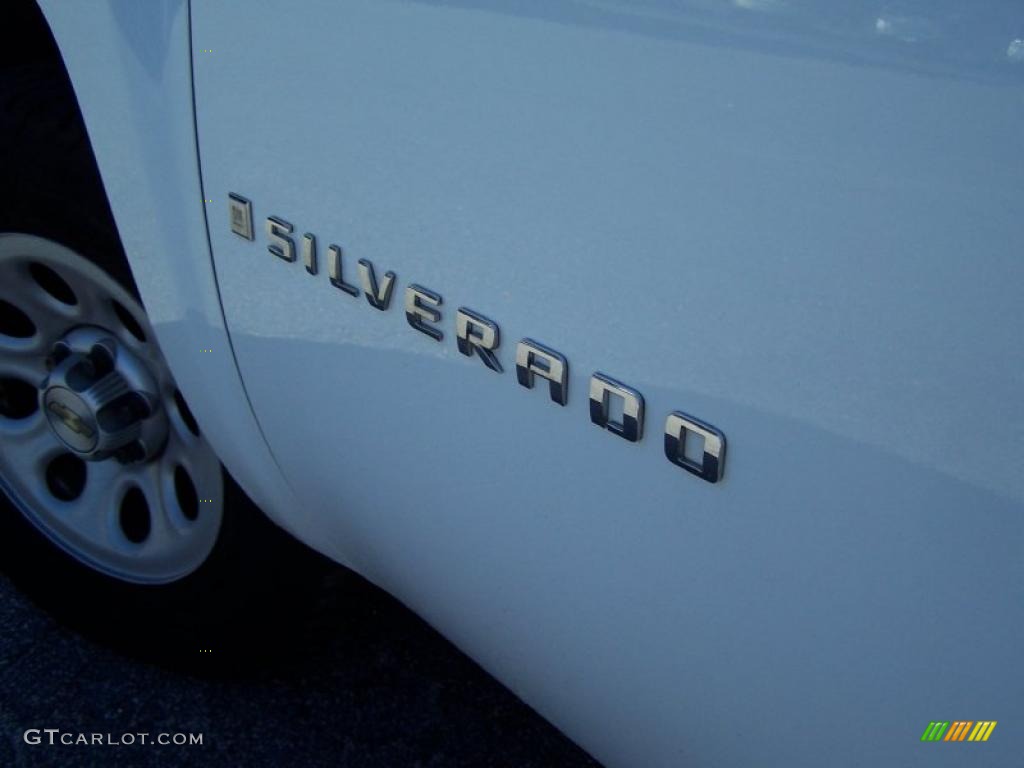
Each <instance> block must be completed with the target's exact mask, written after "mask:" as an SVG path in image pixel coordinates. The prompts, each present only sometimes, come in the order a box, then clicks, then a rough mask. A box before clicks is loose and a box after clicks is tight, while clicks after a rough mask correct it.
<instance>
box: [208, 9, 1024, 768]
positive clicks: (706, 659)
mask: <svg viewBox="0 0 1024 768" xmlns="http://www.w3.org/2000/svg"><path fill="white" fill-rule="evenodd" d="M903 5H905V6H907V7H908V8H909V10H908V11H907V13H906V14H905V15H906V16H912V17H913V18H904V17H903V16H900V17H899V18H891V17H889V16H888V15H886V16H885V17H884V18H883V17H882V16H879V17H878V19H877V21H876V18H874V16H873V15H872V14H869V15H868V16H867V17H866V18H862V17H861V16H860V15H859V14H860V13H861V12H860V11H855V10H850V9H848V8H846V7H845V6H842V7H840V5H837V4H835V3H831V2H827V1H826V0H811V1H810V2H803V3H783V2H771V1H770V0H756V1H755V0H744V2H742V3H739V2H737V3H729V2H713V3H712V2H704V1H702V0H635V1H634V2H624V1H621V0H607V1H605V0H600V1H596V0H595V1H590V0H572V1H571V2H570V1H569V0H508V1H507V2H485V1H483V0H450V1H449V0H437V1H430V2H411V1H409V0H393V1H387V0H365V1H360V0H349V1H347V2H344V3H338V2H328V1H326V0H305V1H304V2H302V3H287V2H283V1H281V0H277V1H271V2H263V3H259V4H256V3H254V4H250V5H248V6H246V11H245V12H244V13H237V12H235V9H234V7H233V6H229V5H226V4H223V3H216V2H210V3H197V4H196V6H195V8H194V30H193V31H194V35H195V50H196V51H199V50H203V51H212V53H201V54H200V53H196V56H195V73H196V81H195V82H196V100H197V117H198V126H199V136H200V144H201V148H202V159H203V174H204V179H205V181H206V183H207V191H208V192H209V194H210V197H212V198H213V199H215V200H217V201H218V203H217V204H218V205H224V204H225V203H226V198H227V195H228V193H229V192H235V193H238V194H241V195H244V196H245V197H247V198H249V199H251V200H252V203H253V206H254V212H255V217H254V218H255V225H256V226H255V229H256V240H255V242H251V241H248V240H243V239H242V238H240V237H238V236H237V235H234V234H232V233H231V231H230V230H229V227H228V219H227V215H226V212H225V213H224V214H219V213H216V210H217V209H214V214H213V215H211V217H210V223H211V240H212V243H213V251H214V257H215V259H216V261H217V268H218V275H219V277H220V280H221V288H222V296H223V301H224V306H225V310H226V316H227V318H228V323H229V327H230V330H231V334H232V338H233V340H234V342H235V344H236V348H237V350H238V358H239V364H240V368H241V369H242V371H243V375H244V376H245V380H246V385H247V387H248V388H249V392H250V394H251V396H252V401H253V404H254V407H255V408H256V411H257V413H258V414H259V417H260V420H261V423H262V424H263V426H264V428H265V431H266V434H267V436H268V439H269V440H270V441H271V443H272V445H273V446H274V450H275V451H276V452H277V455H278V457H279V459H280V461H281V466H282V468H283V469H284V471H285V472H286V474H287V475H288V477H289V479H290V480H291V482H292V484H293V486H294V487H295V488H296V491H297V493H298V494H299V495H300V496H301V498H302V502H303V504H305V505H307V506H309V507H312V508H316V509H317V510H318V513H317V515H316V517H315V519H314V520H311V521H310V522H312V523H313V526H312V527H310V528H308V529H305V530H304V535H306V536H308V537H309V538H311V539H313V540H316V541H318V542H321V543H322V544H323V546H325V547H326V548H327V550H328V551H329V552H330V551H332V548H333V546H334V543H340V542H345V544H346V546H349V547H351V550H350V551H351V553H352V557H353V558H354V563H355V565H356V566H357V567H358V568H359V569H361V570H363V571H364V572H365V573H367V574H368V575H369V576H370V577H371V578H373V579H374V580H375V581H377V582H378V583H381V584H382V585H383V586H385V587H386V588H387V589H389V590H390V591H391V592H392V593H394V594H396V595H398V596H399V597H400V598H401V599H403V600H404V601H406V602H407V603H408V604H409V605H411V606H412V607H413V608H414V609H415V610H417V611H418V612H419V613H420V614H421V615H423V616H425V617H426V618H427V619H428V620H429V621H430V622H432V623H433V624H434V625H435V626H437V627H439V628H441V629H442V630H443V631H444V632H445V634H447V635H448V636H449V637H451V638H452V639H453V640H454V641H455V642H456V643H458V644H459V645H460V646H461V647H463V648H464V649H465V650H467V651H468V652H469V653H470V654H471V655H473V656H474V657H475V658H476V659H477V660H479V661H480V662H481V663H482V664H483V665H484V666H485V667H486V668H487V669H489V670H490V671H491V672H493V673H495V674H496V676H498V677H499V678H500V679H502V680H503V681H505V682H506V683H507V684H509V685H510V686H511V687H512V688H513V689H514V690H516V691H517V692H518V693H520V694H521V695H522V696H523V697H524V698H525V699H526V700H527V701H528V702H529V703H531V704H532V705H533V706H535V707H537V709H538V710H539V711H540V712H542V713H543V714H544V715H546V716H548V717H549V718H551V719H552V720H553V721H554V722H555V723H556V724H557V725H559V726H560V727H562V728H563V729H564V730H565V731H566V732H567V733H568V734H569V735H570V736H572V737H573V738H575V739H577V740H578V741H579V742H580V743H582V744H583V745H584V746H585V747H587V748H588V749H590V750H591V751H592V752H594V754H596V755H597V756H598V757H599V758H600V759H602V760H603V761H606V762H607V763H608V764H609V765H645V766H647V765H649V766H675V765H721V766H730V765H787V766H820V765H823V764H827V765H832V766H841V765H865V764H886V765H915V764H921V763H922V762H923V761H927V763H928V764H947V765H948V764H949V763H948V762H945V763H944V761H948V760H953V759H957V758H958V757H960V756H958V755H953V754H952V753H951V752H948V751H947V752H946V753H939V752H938V751H937V750H931V751H929V752H928V754H927V755H922V752H921V747H922V745H921V743H920V742H919V741H918V738H919V736H920V733H921V731H922V730H923V728H924V726H925V725H926V724H927V723H928V721H929V720H930V719H933V718H934V717H936V715H933V714H931V713H932V712H939V711H941V712H954V711H955V712H961V711H963V712H968V711H969V712H971V713H974V712H978V713H979V714H977V715H974V714H970V715H967V714H965V715H952V714H951V715H949V717H950V718H953V717H972V718H973V717H986V718H988V717H991V718H993V719H995V718H999V719H1000V720H1001V721H1003V722H1009V721H1011V720H1022V719H1024V701H1022V700H1021V697H1020V696H1019V691H1018V690H1017V686H1016V685H1015V683H1014V681H1015V680H1018V679H1020V677H1021V672H1022V667H1021V657H1020V652H1019V647H1018V643H1017V642H1016V639H1015V638H1016V637H1019V635H1020V632H1021V630H1022V627H1024V600H1022V595H1021V588H1022V582H1024V579H1022V578H1021V576H1022V572H1021V559H1020V553H1021V552H1022V550H1024V515H1022V511H1024V504H1022V503H1024V476H1022V474H1021V472H1020V466H1021V464H1022V460H1024V447H1022V446H1024V441H1022V440H1021V434H1022V429H1024V409H1022V407H1021V394H1020V382H1021V381H1022V380H1024V357H1022V354H1021V347H1020V339H1019V329H1020V328H1021V327H1022V325H1024V315H1022V313H1024V304H1022V302H1021V301H1020V295H1021V287H1022V286H1024V263H1022V262H1021V259H1020V258H1019V256H1018V253H1019V237H1018V234H1017V233H1019V223H1020V222H1021V221H1024V207H1022V206H1024V199H1022V196H1021V194H1020V193H1021V187H1020V183H1021V180H1020V175H1019V171H1018V169H1019V168H1021V167H1024V157H1022V144H1021V140H1020V126H1021V125H1024V102H1022V101H1021V99H1020V84H1021V82H1022V76H1024V71H1022V70H1021V69H1020V67H1019V66H1018V64H1017V63H1016V62H1015V61H1012V60H1011V59H1009V58H1008V57H1007V55H1008V54H1007V51H1008V48H1007V46H1008V45H1009V44H1010V43H1011V40H1013V39H1014V37H1015V36H1019V35H1020V33H1019V32H1016V31H1015V26H1014V23H1015V22H1014V20H1015V19H1017V20H1019V19H1020V16H1019V12H1015V11H1014V10H1013V8H1014V4H1012V3H991V4H985V5H984V8H981V7H979V8H978V9H977V12H976V13H975V12H972V13H971V19H970V21H971V23H970V24H967V23H959V22H957V21H956V18H957V17H956V15H955V14H954V13H953V11H955V10H956V8H957V7H959V6H958V4H955V3H953V2H938V3H936V2H908V3H905V4H903ZM1016 7H1017V8H1019V4H1017V6H1016ZM268 216H276V217H279V218H281V219H283V220H286V221H287V222H290V223H291V224H292V225H293V226H294V233H293V237H294V239H295V241H296V243H297V244H298V243H299V241H300V239H301V237H302V235H303V233H306V232H310V233H313V234H315V235H316V237H317V242H318V246H319V249H320V250H319V254H320V258H321V259H323V258H324V257H325V255H326V249H327V245H328V244H329V243H337V244H338V245H340V246H341V247H342V249H343V250H344V251H345V253H346V254H347V258H348V259H349V261H348V262H347V264H348V269H349V272H348V280H349V282H357V277H356V274H355V264H356V261H357V260H358V259H360V258H365V259H368V260H370V261H372V262H373V263H374V265H375V266H376V269H377V276H378V277H380V276H381V275H382V274H383V273H384V271H385V270H393V271H394V272H395V273H396V274H397V275H398V278H397V280H398V282H397V287H396V289H395V296H394V298H393V300H392V301H393V305H392V307H391V308H390V309H389V310H388V311H386V312H381V311H378V310H377V309H374V308H372V307H371V306H369V305H368V303H367V301H366V300H365V298H364V297H362V296H357V297H352V296H349V295H347V294H346V293H345V292H343V291H341V290H338V289H337V288H335V287H334V286H332V285H331V284H330V282H329V281H328V279H327V277H328V276H327V275H326V274H325V269H324V268H323V266H321V271H320V273H319V274H317V275H312V276H311V275H310V274H308V272H307V270H306V269H304V266H303V262H302V258H301V256H300V257H299V258H298V260H297V261H285V260H283V259H281V258H278V256H276V255H272V254H270V253H268V251H267V245H268V239H267V237H266V234H265V233H264V229H263V224H264V221H265V219H266V218H267V217H268ZM411 283H415V284H418V285H420V286H423V287H425V288H427V289H430V290H432V291H435V292H437V293H438V294H441V295H442V296H443V298H444V304H443V305H442V306H441V309H442V311H443V317H442V320H441V322H440V323H438V324H437V327H439V328H441V329H442V330H443V331H444V333H445V338H444V339H443V340H442V341H440V342H437V341H434V340H433V339H431V338H429V337H428V336H426V335H424V334H423V333H420V332H418V331H416V330H414V329H412V328H410V327H409V325H408V324H407V323H406V321H405V318H404V317H403V312H402V306H401V298H402V292H403V291H404V289H405V288H406V286H408V285H409V284H411ZM460 306H466V307H469V308H471V309H473V310H475V311H477V312H479V313H481V314H482V315H485V316H487V317H489V318H491V319H492V320H494V321H495V322H497V323H498V324H499V325H500V327H501V338H502V339H503V341H502V345H501V347H500V348H499V350H498V357H499V359H500V362H501V363H502V364H503V365H504V367H505V371H504V373H501V374H499V373H496V372H495V371H493V370H490V369H489V368H487V367H485V366H484V365H483V363H482V362H481V361H480V359H479V357H478V356H476V355H474V356H473V357H465V356H464V355H461V354H460V353H459V351H458V349H457V347H456V345H455V341H454V336H455V322H454V315H455V310H456V309H457V308H458V307H460ZM527 336H528V337H530V338H534V339H536V340H537V341H539V342H541V343H543V344H546V345H548V346H550V347H552V348H553V349H555V350H557V351H559V352H561V353H563V354H565V355H566V357H567V358H568V360H569V364H570V381H569V400H568V404H567V405H566V406H565V407H561V406H559V405H556V404H555V403H553V402H552V401H551V399H550V397H549V396H548V392H547V387H546V386H544V385H543V384H542V385H541V386H537V387H535V388H534V389H526V388H524V387H522V386H520V385H519V384H518V383H517V379H516V375H515V371H514V346H515V342H516V341H518V340H519V339H520V338H523V337H527ZM593 371H602V372H604V373H607V374H608V375H610V376H613V377H615V378H617V379H620V380H622V381H623V382H624V383H626V384H628V385H630V386H633V387H635V388H636V389H637V390H639V391H640V392H641V393H642V394H643V395H644V397H645V399H646V413H647V424H646V430H645V436H644V438H643V439H642V440H641V441H640V442H639V443H628V442H626V441H625V440H623V439H622V438H620V437H617V436H615V435H613V434H611V433H610V432H609V431H607V430H600V429H597V428H596V427H595V426H594V425H593V424H591V422H590V418H589V413H588V403H587V384H588V378H589V376H590V374H591V373H592V372H593ZM677 409H679V410H683V411H685V412H687V413H690V414H692V415H694V416H696V417H698V418H701V419H704V420H706V421H707V422H708V423H710V424H713V425H714V426H716V427H718V428H720V429H721V430H722V431H723V432H724V433H725V435H726V436H727V438H728V446H729V447H728V456H727V459H726V466H725V475H724V479H723V481H722V482H720V483H718V484H716V485H712V484H710V483H705V482H702V481H701V480H699V479H696V478H695V477H693V476H692V475H690V474H688V473H687V472H685V471H684V470H682V469H681V468H679V467H676V466H673V465H672V464H670V463H669V462H668V461H667V460H666V458H665V456H664V453H663V447H662V441H661V439H660V438H661V434H660V432H661V429H662V428H663V424H664V420H665V417H666V415H667V414H668V413H670V412H671V411H674V410H677ZM341 551H342V552H344V551H345V550H341ZM968 659H978V660H981V659H984V662H983V663H982V662H980V661H979V662H977V663H971V662H969V661H968ZM981 713H986V714H981ZM942 717H944V718H945V717H946V715H942ZM837 731H842V735H840V734H837ZM1009 737H1010V734H1009V733H1008V732H1006V733H1004V737H1003V738H1004V740H1002V741H1000V742H998V743H997V742H996V741H994V740H993V741H991V742H989V743H987V744H985V745H983V746H984V747H985V748H986V749H987V750H989V752H988V754H987V755H986V757H988V758H993V759H998V758H1002V759H1003V761H1004V762H1010V756H1011V755H1014V754H1015V751H1017V746H1016V743H1015V742H1016V739H1012V738H1009ZM843 738H849V739H850V740H851V743H852V744H854V745H855V746H856V749H846V748H845V747H843V746H842V739H843ZM940 749H941V747H940ZM933 761H934V762H933Z"/></svg>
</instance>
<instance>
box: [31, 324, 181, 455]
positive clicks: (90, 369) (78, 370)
mask: <svg viewBox="0 0 1024 768" xmlns="http://www.w3.org/2000/svg"><path fill="white" fill-rule="evenodd" d="M47 365H48V366H49V368H50V374H49V375H48V376H47V377H46V381H44V382H43V387H42V390H43V391H42V393H41V395H40V406H41V407H42V409H43V412H44V413H45V414H46V418H47V421H48V422H49V424H50V429H52V430H53V433H54V434H55V435H56V436H57V438H58V439H59V440H60V441H61V442H62V443H64V445H66V446H67V447H68V448H70V449H71V450H72V451H74V452H75V453H77V454H78V455H79V456H80V457H81V458H83V459H85V460H86V461H103V460H104V459H107V458H108V457H110V456H115V457H117V459H118V460H119V461H121V462H123V463H130V462H136V461H148V460H149V459H152V458H154V457H155V456H156V455H157V454H158V453H159V452H160V450H161V449H162V448H163V445H164V442H165V441H166V439H167V430H168V422H167V415H166V413H165V412H164V409H163V407H162V406H161V398H160V394H159V391H160V390H159V387H158V385H157V382H156V381H155V380H154V378H153V376H152V374H150V372H149V369H148V367H147V366H146V364H145V362H144V361H143V360H142V359H141V358H139V357H138V356H137V355H135V354H133V353H132V352H131V351H130V350H129V349H127V348H126V347H125V346H124V345H123V344H122V343H120V342H119V341H118V340H117V339H116V337H115V336H114V334H112V333H110V332H109V331H106V330H104V329H103V328H97V327H93V326H83V327H81V328H76V329H74V330H72V331H70V332H69V333H68V334H67V335H66V336H64V338H62V339H61V340H60V341H58V342H57V343H56V344H54V346H53V350H52V351H51V353H50V356H49V358H48V361H47Z"/></svg>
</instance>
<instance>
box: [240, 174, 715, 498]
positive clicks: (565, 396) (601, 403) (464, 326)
mask: <svg viewBox="0 0 1024 768" xmlns="http://www.w3.org/2000/svg"><path fill="white" fill-rule="evenodd" d="M228 216H229V223H230V226H231V231H232V232H234V233H235V234H236V235H238V236H239V237H242V238H244V239H246V240H254V239H255V238H254V232H255V228H254V226H253V214H252V203H251V202H250V201H249V200H247V199H246V198H244V197H242V196H241V195H236V194H234V193H230V194H229V195H228ZM264 229H265V231H266V235H267V251H268V252H270V253H271V254H273V255H274V256H276V257H277V258H279V259H282V260H283V261H287V262H295V261H299V260H300V259H301V261H302V264H303V266H304V267H305V268H306V271H307V272H308V273H309V274H311V275H316V274H319V272H320V262H319V253H318V252H317V239H316V236H315V235H313V234H311V233H309V232H307V233H305V234H303V235H302V237H301V238H300V244H299V246H298V247H296V243H295V238H294V231H295V228H294V227H293V226H292V225H291V224H290V223H289V222H287V221H285V220H284V219H282V218H280V217H278V216H268V217H267V219H266V221H265V223H264ZM326 262H327V276H328V279H329V280H330V283H331V285H333V286H334V287H335V288H337V289H338V290H339V291H341V292H343V293H345V294H347V295H348V296H352V297H357V298H358V296H359V295H360V294H362V295H363V296H365V297H366V301H367V303H368V304H369V305H370V306H371V307H373V308H374V309H379V310H380V311H382V312H384V311H386V310H387V309H388V308H389V307H390V306H391V301H392V298H393V294H394V291H395V285H396V282H397V279H398V278H397V276H396V275H395V273H394V272H385V273H384V274H382V275H381V274H378V272H377V270H376V268H375V267H374V266H373V263H372V262H370V261H368V260H367V259H359V260H358V261H357V262H356V265H355V275H356V276H355V278H354V282H348V281H347V280H346V276H349V277H348V279H353V278H352V277H351V276H350V275H351V272H350V271H346V266H347V261H345V257H344V252H343V251H342V249H341V247H340V246H337V245H334V244H333V243H332V244H330V245H328V246H327V249H326ZM349 269H350V268H349ZM402 303H403V306H404V308H405V319H406V322H408V323H409V325H410V326H412V327H413V328H414V329H416V330H417V331H419V332H420V333H422V334H424V335H425V336H428V337H429V338H431V339H433V340H434V341H438V342H440V341H442V340H443V339H444V332H443V331H442V330H441V329H440V328H438V327H437V324H438V323H440V322H441V307H442V305H443V304H444V299H443V298H442V296H441V294H439V293H435V292H434V291H432V290H430V289H428V288H424V287H423V286H420V285H416V284H415V283H411V284H409V285H408V286H406V288H405V291H404V296H403V299H402ZM455 345H456V348H457V349H458V350H459V352H461V353H462V354H464V355H466V356H467V357H474V356H475V357H478V358H479V359H480V361H481V362H482V363H483V364H484V365H485V366H487V367H488V368H489V369H491V370H492V371H494V372H496V373H503V372H504V368H503V367H502V365H501V361H500V360H499V359H498V354H497V350H498V348H499V346H500V345H501V329H500V328H499V327H498V324H497V323H495V322H494V321H493V320H491V319H489V318H487V317H485V316H484V315H482V314H480V313H479V312H476V311H474V310H472V309H467V308H466V307H459V308H458V309H457V310H456V311H455ZM515 367H516V380H517V381H518V382H519V383H520V384H521V385H522V386H524V387H526V388H527V389H533V388H534V386H535V385H536V384H538V383H540V384H546V385H547V386H546V387H544V388H545V389H547V392H548V396H549V397H550V398H551V401H552V402H554V403H556V404H558V405H562V406H564V405H565V404H566V403H568V402H569V361H568V360H567V359H566V358H565V355H563V354H561V353H560V352H556V351H555V350H553V349H551V348H550V347H547V346H545V345H543V344H541V343H540V342H537V341H533V340H532V339H522V340H521V341H519V342H517V343H516V347H515ZM538 379H540V380H542V381H540V382H538ZM589 394H590V420H591V421H592V422H593V423H594V424H596V425H597V426H599V427H602V428H603V429H606V430H607V431H608V432H610V433H611V434H613V435H617V436H618V437H621V438H622V439H623V440H627V441H629V442H631V443H637V442H640V440H641V438H642V437H643V434H644V397H643V395H641V394H640V393H639V392H638V391H637V390H635V389H633V388H632V387H630V386H629V385H627V384H624V383H622V382H621V381H618V380H616V379H613V378H612V377H611V376H608V375H606V374H604V373H601V372H594V373H593V374H592V375H591V377H590V393H589ZM613 403H614V407H613ZM618 413H621V416H620V417H618V418H616V417H615V416H613V414H618ZM688 439H689V440H690V441H691V444H692V445H694V446H697V445H699V443H701V442H702V443H703V447H702V448H698V450H697V451H696V455H694V452H693V451H688V450H687V440H688ZM664 448H665V457H666V458H667V459H668V460H669V461H670V462H672V463H673V464H675V465H676V466H677V467H681V468H683V469H685V470H686V471H687V472H691V473H692V474H694V475H697V477H700V478H702V479H703V480H707V481H708V482H709V483H717V482H718V481H719V480H721V479H722V471H723V469H724V467H725V435H723V434H722V432H721V431H720V430H718V429H716V428H715V427H713V426H711V425H710V424H708V423H707V422H704V421H701V420H700V419H697V418H694V417H693V416H690V415H688V414H686V413H683V412H682V411H673V412H672V413H670V414H669V415H668V417H667V418H666V419H665V431H664Z"/></svg>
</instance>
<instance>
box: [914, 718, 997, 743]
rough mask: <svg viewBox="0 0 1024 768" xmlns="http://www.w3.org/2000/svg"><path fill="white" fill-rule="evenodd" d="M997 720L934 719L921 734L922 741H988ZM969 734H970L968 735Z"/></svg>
mask: <svg viewBox="0 0 1024 768" xmlns="http://www.w3.org/2000/svg"><path fill="white" fill-rule="evenodd" d="M996 723H997V721H996V720H978V721H977V722H975V721H974V720H954V721H953V722H952V724H951V723H950V721H949V720H932V721H931V722H930V723H928V727H927V728H925V729H924V733H922V734H921V741H964V740H967V741H988V737H989V736H991V735H992V731H994V730H995V728H996ZM968 734H969V735H968Z"/></svg>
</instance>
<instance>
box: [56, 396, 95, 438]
mask: <svg viewBox="0 0 1024 768" xmlns="http://www.w3.org/2000/svg"><path fill="white" fill-rule="evenodd" d="M46 408H47V410H49V411H50V413H52V414H53V415H54V416H56V417H57V418H58V419H60V420H61V423H62V424H64V426H65V427H67V428H68V429H70V430H71V431H72V432H74V433H75V434H76V435H81V436H82V437H84V438H91V437H92V436H93V435H95V434H96V430H95V429H93V428H92V427H90V426H89V425H88V424H86V423H85V421H84V420H83V419H82V417H81V416H79V415H78V414H77V413H75V412H74V411H72V410H71V409H70V408H68V407H67V406H66V405H64V403H58V402H56V401H52V402H50V403H48V404H47V406H46Z"/></svg>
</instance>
